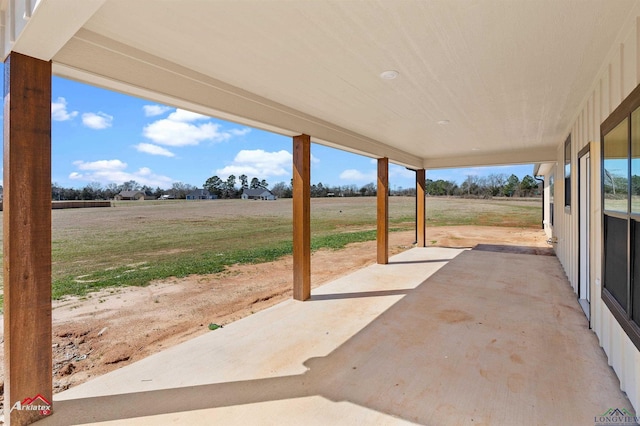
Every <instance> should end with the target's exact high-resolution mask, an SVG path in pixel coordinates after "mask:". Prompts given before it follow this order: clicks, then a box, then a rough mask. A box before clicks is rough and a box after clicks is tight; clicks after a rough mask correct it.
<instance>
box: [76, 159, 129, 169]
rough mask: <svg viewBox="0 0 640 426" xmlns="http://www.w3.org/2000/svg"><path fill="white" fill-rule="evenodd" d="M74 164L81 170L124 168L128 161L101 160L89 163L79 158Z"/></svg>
mask: <svg viewBox="0 0 640 426" xmlns="http://www.w3.org/2000/svg"><path fill="white" fill-rule="evenodd" d="M73 164H74V165H75V166H76V167H77V168H78V169H79V170H124V169H126V168H127V163H123V162H122V161H120V160H99V161H92V162H88V163H87V162H85V161H82V160H78V161H74V162H73Z"/></svg>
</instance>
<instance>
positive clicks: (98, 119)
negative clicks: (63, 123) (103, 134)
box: [82, 112, 113, 130]
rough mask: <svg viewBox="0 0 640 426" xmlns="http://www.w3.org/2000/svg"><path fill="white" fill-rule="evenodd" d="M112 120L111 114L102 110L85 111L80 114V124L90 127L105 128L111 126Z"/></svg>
mask: <svg viewBox="0 0 640 426" xmlns="http://www.w3.org/2000/svg"><path fill="white" fill-rule="evenodd" d="M112 122H113V116H111V115H109V114H105V113H104V112H98V113H93V112H85V113H84V114H82V124H84V125H85V126H87V127H89V128H91V129H95V130H102V129H106V128H107V127H111V123H112Z"/></svg>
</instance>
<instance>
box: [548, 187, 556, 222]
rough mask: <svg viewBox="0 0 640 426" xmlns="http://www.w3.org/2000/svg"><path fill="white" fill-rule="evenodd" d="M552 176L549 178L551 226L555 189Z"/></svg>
mask: <svg viewBox="0 0 640 426" xmlns="http://www.w3.org/2000/svg"><path fill="white" fill-rule="evenodd" d="M554 178H555V177H554V175H551V176H549V223H551V226H553V195H554V191H555V188H554V186H553V181H554Z"/></svg>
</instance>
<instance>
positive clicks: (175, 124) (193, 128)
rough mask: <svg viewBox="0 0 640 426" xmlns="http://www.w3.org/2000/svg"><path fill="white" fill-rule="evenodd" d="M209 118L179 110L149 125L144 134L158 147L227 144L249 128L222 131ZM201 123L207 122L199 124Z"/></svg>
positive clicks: (220, 127)
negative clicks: (204, 143) (207, 143)
mask: <svg viewBox="0 0 640 426" xmlns="http://www.w3.org/2000/svg"><path fill="white" fill-rule="evenodd" d="M207 120H210V118H209V117H207V116H206V115H202V114H197V113H195V112H190V111H186V110H183V109H177V110H175V111H174V112H172V113H171V114H169V116H168V117H167V118H163V119H160V120H157V121H154V122H153V123H150V124H148V125H147V126H145V128H144V129H143V134H144V136H145V137H146V138H148V139H150V140H151V141H152V142H154V143H155V144H157V145H165V146H176V147H178V146H189V145H198V144H199V143H200V142H203V141H210V142H225V141H228V140H229V139H231V138H232V137H234V136H242V135H245V134H247V133H249V132H250V131H251V129H249V128H246V127H245V128H242V129H230V130H222V126H221V125H220V124H216V123H212V122H210V121H207ZM199 121H207V122H204V123H198V122H199Z"/></svg>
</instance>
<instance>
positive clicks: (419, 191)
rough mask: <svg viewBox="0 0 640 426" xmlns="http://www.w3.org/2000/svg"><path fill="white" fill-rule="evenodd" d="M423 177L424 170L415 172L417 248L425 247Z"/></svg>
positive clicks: (425, 228) (425, 212)
mask: <svg viewBox="0 0 640 426" xmlns="http://www.w3.org/2000/svg"><path fill="white" fill-rule="evenodd" d="M425 177H426V175H425V171H424V169H420V170H416V201H417V204H416V207H417V208H416V235H417V238H416V244H417V246H418V247H426V246H427V244H426V239H427V227H426V223H427V222H426V219H427V211H426V198H425V196H426V193H425V185H426V183H425Z"/></svg>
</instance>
